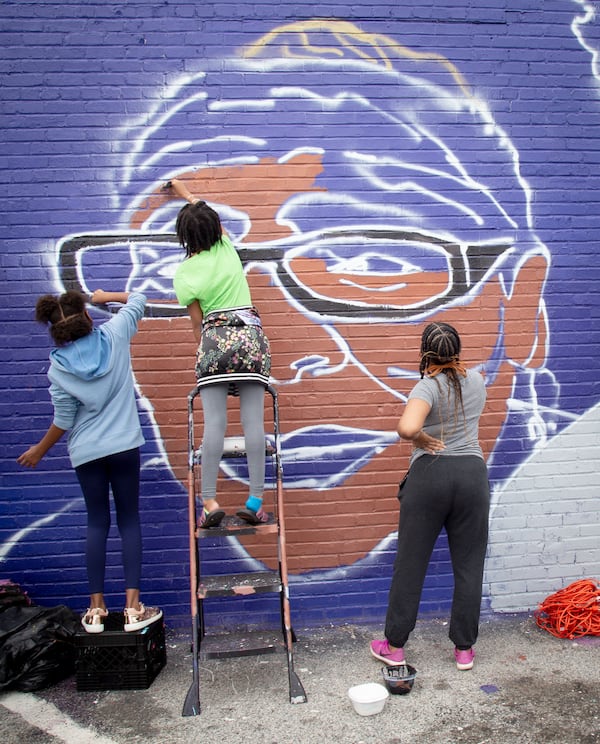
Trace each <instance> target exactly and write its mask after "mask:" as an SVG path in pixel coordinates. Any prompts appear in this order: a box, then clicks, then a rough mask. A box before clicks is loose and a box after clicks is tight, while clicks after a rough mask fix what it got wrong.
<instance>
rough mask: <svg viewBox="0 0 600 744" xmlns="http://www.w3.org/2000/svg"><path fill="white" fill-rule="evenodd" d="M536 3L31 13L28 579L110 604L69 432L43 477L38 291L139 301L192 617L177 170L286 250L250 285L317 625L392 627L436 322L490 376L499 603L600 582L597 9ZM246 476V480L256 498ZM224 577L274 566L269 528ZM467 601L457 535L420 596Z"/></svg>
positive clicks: (22, 202)
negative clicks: (405, 412) (420, 351)
mask: <svg viewBox="0 0 600 744" xmlns="http://www.w3.org/2000/svg"><path fill="white" fill-rule="evenodd" d="M523 5H524V4H523V3H522V2H521V3H517V2H516V0H488V2H485V3H482V2H477V3H475V2H473V3H472V2H468V1H466V0H465V1H464V2H459V3H447V4H446V5H440V4H439V3H432V2H425V3H419V4H410V3H408V4H407V3H404V4H401V5H399V4H398V3H395V2H394V3H392V2H380V3H377V4H376V6H373V5H372V4H367V3H361V2H358V3H354V4H352V5H351V6H348V5H347V4H345V3H341V2H339V3H335V2H334V3H328V4H326V5H325V6H324V5H322V4H320V3H311V2H308V3H303V4H291V3H284V4H281V3H252V2H245V3H232V2H225V3H223V2H221V3H214V4H213V3H192V2H177V1H176V2H172V3H169V4H156V3H150V4H148V3H141V2H138V1H137V0H133V1H130V2H127V3H110V2H109V3H99V2H85V3H84V2H82V3H76V2H71V3H68V4H59V3H54V2H47V3H44V2H35V3H34V2H5V3H4V4H3V14H2V15H3V17H2V19H1V20H0V24H1V28H2V32H3V33H2V38H3V45H2V52H1V53H0V54H1V56H2V73H1V74H2V81H1V83H2V91H3V94H2V97H3V104H2V109H3V114H4V115H3V118H2V125H1V126H2V138H3V145H4V146H3V156H4V157H3V158H2V162H1V164H0V167H1V168H2V171H3V173H2V176H3V177H2V194H3V198H2V212H3V216H4V219H3V240H2V245H1V248H0V266H1V268H2V276H3V280H4V282H3V284H4V292H3V301H2V306H1V315H0V323H1V329H2V334H1V338H2V345H3V358H4V363H3V365H2V372H1V373H0V374H1V375H2V383H3V385H2V390H3V396H2V403H1V411H2V417H1V422H2V424H1V426H2V441H3V443H4V444H3V447H2V454H1V457H2V474H1V480H0V577H5V578H10V579H12V580H13V581H16V582H19V583H20V584H21V585H22V586H23V587H24V588H25V589H26V590H27V591H28V592H29V593H30V595H31V596H32V597H33V598H34V599H35V600H36V601H37V602H39V603H41V604H54V603H59V602H60V603H66V604H68V605H70V606H71V607H73V608H74V609H76V610H78V611H79V610H81V609H83V608H85V606H86V601H87V585H86V578H85V571H84V559H83V546H84V536H85V509H84V505H83V501H82V498H81V496H80V491H79V487H78V485H77V481H76V478H75V475H74V473H73V471H72V469H71V468H70V464H69V461H68V457H67V453H66V447H65V444H64V442H61V443H60V444H59V445H57V446H56V447H55V448H54V450H53V451H52V452H51V453H49V454H48V456H47V457H46V458H45V459H44V460H43V461H42V463H40V465H39V466H38V468H37V469H36V470H35V471H33V472H29V471H25V470H23V469H21V468H20V467H19V466H18V465H17V464H16V462H15V460H16V458H17V456H18V455H19V454H20V453H21V452H22V451H23V450H25V449H26V448H27V447H28V446H29V445H30V444H32V443H33V442H35V441H36V440H37V438H39V436H40V435H41V434H42V433H43V432H44V431H45V429H46V427H47V426H48V424H49V422H50V420H51V413H52V412H51V406H50V402H49V396H48V392H47V379H46V370H47V366H48V353H49V350H50V343H49V339H48V336H47V333H46V331H45V329H44V328H41V327H39V326H38V325H37V324H36V323H35V322H34V320H33V307H34V305H35V301H36V299H37V297H38V296H39V295H40V294H45V293H48V292H59V291H61V290H62V289H63V288H64V287H66V286H78V287H81V288H83V289H84V290H86V291H91V290H93V289H94V288H97V287H99V286H103V288H104V289H109V288H115V289H125V288H128V289H131V288H142V289H144V290H145V291H146V292H147V294H148V296H149V298H150V300H151V304H152V310H151V314H150V316H149V317H148V318H146V319H145V320H144V321H143V323H142V328H141V330H140V333H139V334H138V336H137V337H136V341H135V345H134V370H135V375H136V382H137V384H138V389H139V401H140V413H141V417H142V422H143V426H144V432H145V435H146V440H147V441H146V444H145V445H144V448H143V464H144V470H143V483H142V500H141V505H142V513H143V525H144V526H143V530H144V581H143V596H144V597H145V598H146V600H147V601H148V602H151V603H157V604H160V605H161V607H163V609H164V610H165V614H166V617H167V622H169V623H171V624H172V625H182V624H184V623H185V622H187V613H188V604H187V603H188V596H189V589H188V578H187V563H188V548H187V525H186V518H187V507H186V492H185V461H186V452H185V420H186V410H185V407H186V400H185V395H186V393H187V391H188V390H189V389H190V388H191V385H192V383H193V374H192V357H193V351H194V349H193V343H192V340H191V333H190V331H189V322H188V321H187V319H186V318H184V317H171V318H169V317H165V316H166V313H165V312H164V305H162V304H161V302H162V301H164V300H165V299H169V297H170V296H172V295H171V294H170V293H171V288H170V283H169V280H168V277H169V272H170V271H172V269H173V266H174V265H175V262H176V261H177V260H179V258H180V256H179V254H178V251H177V250H173V249H172V248H171V247H169V245H165V244H164V243H163V244H161V243H160V241H157V240H156V238H150V237H149V234H155V233H160V232H163V233H171V232H172V230H173V219H174V215H175V214H176V210H177V207H178V206H179V205H178V204H176V203H173V202H168V201H167V200H165V198H164V197H163V196H161V194H160V190H159V187H160V184H161V183H162V181H163V180H165V179H166V178H168V177H173V176H175V175H178V176H180V177H183V178H186V179H188V180H189V182H190V184H194V185H195V186H196V187H197V188H198V189H203V190H204V191H205V195H206V198H207V199H208V200H209V201H211V202H212V203H214V204H215V205H216V206H217V207H218V208H220V211H221V212H222V214H223V215H224V221H225V222H226V224H227V227H228V229H229V231H230V233H232V234H233V235H234V237H235V238H236V240H237V241H238V243H239V244H240V247H242V248H247V249H248V250H249V251H251V250H252V249H256V248H261V250H262V253H261V254H258V253H257V254H256V255H257V256H258V255H260V256H261V258H259V259H256V260H255V261H254V263H253V264H252V265H249V267H248V271H249V278H250V283H251V286H252V288H253V296H254V297H255V299H256V302H257V305H258V306H259V308H261V311H262V312H263V314H264V315H265V323H266V326H267V328H268V332H269V336H270V338H271V340H272V343H273V351H274V359H275V360H276V375H275V376H276V382H277V385H278V389H279V390H280V395H281V399H280V402H281V418H282V429H283V432H284V465H285V473H286V494H287V497H286V499H287V504H288V509H287V517H288V520H287V522H288V532H289V534H288V548H289V553H290V572H291V594H292V611H293V615H294V618H295V623H296V624H299V625H302V624H319V623H327V622H334V623H338V622H339V623H342V622H352V621H366V620H374V621H380V620H382V619H383V615H384V612H385V606H386V601H387V589H388V586H389V579H390V575H391V566H392V562H393V557H394V540H395V530H396V527H397V517H398V509H397V502H396V499H395V494H396V489H397V483H398V480H399V479H400V478H401V476H402V475H403V473H404V471H405V469H406V464H407V460H408V454H409V450H408V448H407V446H406V445H403V444H400V443H398V442H397V441H395V438H394V436H393V433H392V432H393V430H394V426H395V422H396V420H397V419H398V417H399V415H400V413H401V410H402V404H403V401H404V399H405V395H406V392H407V388H406V379H405V380H404V382H402V377H403V375H402V374H400V373H399V374H394V372H393V371H394V370H398V369H400V370H402V369H404V370H406V369H410V370H411V374H410V375H409V374H404V378H408V379H410V378H411V375H412V378H413V379H414V371H415V352H416V346H415V343H414V342H415V339H416V338H417V337H418V333H419V329H420V328H422V327H423V324H424V323H425V322H426V321H428V319H430V318H432V317H438V315H443V316H444V318H447V319H448V320H449V321H450V322H455V323H456V324H457V326H458V327H459V329H460V330H461V333H462V335H463V339H464V341H465V347H466V351H465V354H466V358H467V361H468V362H469V364H471V365H479V366H480V367H481V368H482V369H484V370H485V371H486V373H487V380H488V394H489V400H490V412H489V415H488V417H487V418H486V420H485V422H484V426H483V428H482V439H483V441H484V447H485V449H486V452H487V454H488V455H489V464H490V478H491V482H492V486H493V509H492V516H491V537H490V549H489V556H488V561H487V571H486V580H485V606H486V609H488V610H492V611H497V612H511V611H524V610H528V609H531V608H533V607H535V606H536V605H537V603H538V602H540V601H541V600H542V599H543V598H544V597H545V596H546V595H548V594H550V593H551V592H553V591H555V590H557V589H558V588H560V587H562V586H564V585H565V584H567V583H569V582H570V581H573V580H575V579H578V578H582V577H586V576H588V577H589V576H596V577H597V576H598V575H600V507H599V506H598V499H597V493H596V489H595V488H594V486H593V484H594V483H595V482H596V481H597V475H598V465H597V456H596V453H597V448H598V444H600V442H599V438H600V435H599V433H598V432H599V431H600V428H599V427H598V425H597V424H598V417H599V414H598V399H599V397H600V396H599V393H600V390H599V386H598V374H597V366H598V364H597V362H598V356H599V344H600V326H599V324H598V302H597V291H598V285H599V278H600V268H599V263H598V260H597V254H598V234H599V227H600V209H599V208H598V207H599V203H600V198H599V194H600V168H599V164H600V139H599V137H598V134H597V132H598V125H599V123H600V69H599V66H598V55H599V53H600V31H599V29H600V3H598V2H597V1H596V0H594V1H593V2H592V1H590V2H583V0H580V1H579V2H577V1H576V0H562V1H558V0H551V1H550V2H546V3H544V5H543V9H542V7H541V5H540V4H539V3H525V6H528V7H525V8H524V7H523ZM316 18H319V19H322V20H321V21H320V22H319V23H317V22H315V20H314V19H316ZM323 19H324V20H323ZM369 231H370V232H369ZM350 234H352V235H354V236H356V234H359V236H360V238H359V239H358V241H357V245H354V244H353V243H352V241H351V240H350V239H349V235H350ZM106 235H111V236H115V235H116V236H119V235H120V236H121V237H120V239H114V238H110V239H105V236H106ZM132 235H135V236H136V241H137V242H136V241H132V239H131V236H132ZM73 236H84V237H82V238H80V239H78V241H76V242H75V243H73V242H72V240H71V238H72V237H73ZM90 236H91V237H90ZM341 245H343V246H344V250H346V251H347V252H346V253H343V252H342V251H341V249H339V252H338V248H339V246H341ZM131 246H133V248H132V247H131ZM365 246H366V247H365ZM375 254H377V259H378V261H379V263H378V264H377V267H376V268H375V269H373V267H372V266H371V262H373V261H374V258H373V257H374V256H375ZM324 256H325V258H324ZM69 261H72V262H74V264H70V263H69ZM392 265H393V266H394V268H393V270H391V269H390V267H391V266H392ZM373 266H374V264H373ZM307 267H308V268H307ZM382 267H384V268H382ZM385 267H387V268H385ZM340 273H342V274H344V277H345V279H344V280H343V281H341V282H338V280H337V279H336V278H335V277H337V276H339V274H340ZM299 277H300V279H299ZM332 277H333V279H332ZM369 282H370V284H369ZM373 282H375V284H376V286H375V285H374V284H373ZM108 284H111V285H113V286H108ZM105 285H106V286H105ZM299 285H302V287H303V291H302V292H300V290H298V286H299ZM367 285H368V286H369V287H370V290H368V291H367V290H366V289H365V287H366V286H367ZM374 287H375V288H374ZM403 293H404V294H403ZM378 297H379V298H381V297H383V298H384V300H383V301H381V300H380V299H377V298H378ZM336 303H338V304H336ZM390 307H391V308H392V310H390ZM161 308H162V309H161ZM94 317H95V318H96V319H97V320H98V322H101V321H102V320H103V319H104V316H102V314H100V313H98V312H96V311H95V315H94ZM408 389H410V386H409V387H408ZM236 424H237V421H236V418H235V413H233V414H232V426H234V427H235V426H236ZM245 483H246V480H245V473H244V472H242V471H240V472H237V471H233V472H227V473H223V476H222V479H221V486H220V487H222V497H221V498H222V501H223V503H224V504H225V505H226V507H227V508H228V509H230V510H234V509H235V508H236V507H237V506H238V505H239V502H240V499H243V498H244V495H243V494H244V487H245ZM113 530H114V533H113V534H111V538H110V542H109V559H108V564H109V565H108V569H107V583H106V590H107V595H108V598H109V600H110V602H111V605H114V607H115V608H118V607H120V602H121V601H122V600H121V594H122V575H121V568H120V554H119V541H118V537H117V534H116V528H115V527H114V526H113ZM205 560H206V563H207V565H208V566H209V567H210V568H213V567H216V568H217V570H226V569H227V568H228V567H230V566H234V565H235V566H236V567H238V566H239V565H242V566H244V567H247V566H250V567H253V566H256V565H259V564H262V563H266V564H270V563H271V562H272V561H271V558H270V557H269V553H268V548H265V547H263V546H261V545H260V544H258V543H252V542H251V543H249V544H245V545H243V546H241V547H240V546H237V545H234V546H231V545H230V546H225V547H222V548H219V547H218V546H216V545H214V546H212V547H210V548H209V549H208V551H207V553H206V557H205ZM451 592H452V578H451V568H450V563H449V556H448V550H447V546H446V542H445V538H444V536H442V537H441V538H440V540H439V542H438V545H437V546H436V550H435V553H434V556H433V560H432V563H431V566H430V570H429V574H428V577H427V581H426V586H425V590H424V593H423V598H422V605H423V610H424V611H427V612H436V613H445V612H446V611H447V609H448V606H449V603H450V600H451ZM248 602H252V604H251V607H254V605H255V604H257V605H258V612H256V613H254V615H253V617H255V618H266V619H267V620H269V621H270V620H272V619H273V618H274V617H276V613H277V607H273V603H272V602H270V601H268V600H266V599H264V598H263V599H259V600H258V602H256V601H253V600H244V601H243V602H241V601H239V600H236V603H235V604H232V603H230V602H223V603H221V604H219V605H215V612H216V613H217V615H218V621H223V622H238V621H244V620H246V619H247V618H246V615H245V613H246V609H247V607H246V604H247V603H248Z"/></svg>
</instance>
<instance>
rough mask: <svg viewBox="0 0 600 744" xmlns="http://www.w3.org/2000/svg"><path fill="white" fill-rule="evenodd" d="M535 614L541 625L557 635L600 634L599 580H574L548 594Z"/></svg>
mask: <svg viewBox="0 0 600 744" xmlns="http://www.w3.org/2000/svg"><path fill="white" fill-rule="evenodd" d="M533 615H534V617H535V621H536V623H537V624H538V625H539V626H540V628H543V629H544V630H547V631H548V632H549V633H552V635H553V636H556V637H557V638H578V637H579V636H584V635H597V636H600V582H599V581H596V579H581V580H580V581H574V582H573V583H572V584H569V586H566V587H565V588H564V589H560V590H559V591H558V592H556V593H555V594H551V595H550V596H549V597H546V599H545V600H544V601H543V602H542V603H541V604H540V605H539V606H538V608H537V610H536V611H535V612H534V613H533Z"/></svg>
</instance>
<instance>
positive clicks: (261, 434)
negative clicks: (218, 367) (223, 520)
mask: <svg viewBox="0 0 600 744" xmlns="http://www.w3.org/2000/svg"><path fill="white" fill-rule="evenodd" d="M236 386H237V388H238V390H239V393H240V413H241V421H242V429H243V431H244V439H245V443H246V453H247V458H248V475H249V478H250V495H251V496H257V497H259V498H262V495H263V491H264V488H265V424H264V417H265V388H264V386H263V385H261V384H260V383H257V382H236ZM228 388H229V385H228V383H225V384H223V385H220V384H219V385H206V386H205V387H203V388H201V390H200V395H201V397H202V411H203V413H204V437H203V439H202V463H201V466H202V470H201V473H202V487H201V492H202V500H203V501H206V500H207V499H214V498H216V495H217V477H218V475H219V464H220V462H221V458H222V456H223V444H224V439H225V432H226V430H227V392H228Z"/></svg>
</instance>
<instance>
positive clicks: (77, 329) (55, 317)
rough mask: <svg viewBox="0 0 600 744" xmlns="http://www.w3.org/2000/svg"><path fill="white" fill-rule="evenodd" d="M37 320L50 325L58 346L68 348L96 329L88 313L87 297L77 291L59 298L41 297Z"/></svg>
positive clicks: (66, 293)
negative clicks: (68, 345)
mask: <svg viewBox="0 0 600 744" xmlns="http://www.w3.org/2000/svg"><path fill="white" fill-rule="evenodd" d="M35 319H36V320H37V321H38V322H39V323H49V324H50V328H49V329H48V330H49V331H50V335H51V337H52V340H53V341H54V343H55V344H56V345H57V346H66V345H67V344H70V343H71V342H72V341H76V340H77V339H78V338H83V337H84V336H87V335H88V334H90V333H91V332H92V330H93V328H94V324H93V322H92V319H91V318H90V316H89V315H88V314H87V312H86V297H85V295H83V294H82V293H81V292H76V291H75V290H69V291H68V292H65V293H64V294H62V295H60V296H59V297H56V296H55V295H43V296H42V297H40V298H39V299H38V301H37V303H36V305H35Z"/></svg>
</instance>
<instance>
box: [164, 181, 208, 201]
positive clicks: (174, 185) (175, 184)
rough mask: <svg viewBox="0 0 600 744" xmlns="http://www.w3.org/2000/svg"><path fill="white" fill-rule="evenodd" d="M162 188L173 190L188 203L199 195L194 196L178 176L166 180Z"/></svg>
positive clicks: (195, 199)
mask: <svg viewBox="0 0 600 744" xmlns="http://www.w3.org/2000/svg"><path fill="white" fill-rule="evenodd" d="M164 188H165V189H171V190H173V191H174V192H175V194H176V195H177V196H179V197H180V198H181V199H185V200H186V201H187V202H189V203H190V204H193V203H194V202H197V201H198V198H199V197H197V196H194V195H193V194H192V192H191V191H190V190H189V189H188V187H187V186H186V185H185V183H184V182H183V181H180V180H179V179H178V178H172V179H171V180H170V181H167V183H166V184H165V186H164Z"/></svg>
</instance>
